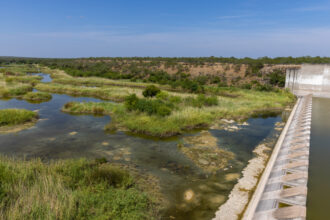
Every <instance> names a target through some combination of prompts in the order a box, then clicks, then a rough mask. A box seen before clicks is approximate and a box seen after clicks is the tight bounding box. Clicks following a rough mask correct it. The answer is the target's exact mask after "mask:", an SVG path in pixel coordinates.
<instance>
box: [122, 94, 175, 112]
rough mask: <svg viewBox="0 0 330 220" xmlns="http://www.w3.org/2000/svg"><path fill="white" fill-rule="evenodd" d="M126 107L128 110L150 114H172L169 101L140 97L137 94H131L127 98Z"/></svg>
mask: <svg viewBox="0 0 330 220" xmlns="http://www.w3.org/2000/svg"><path fill="white" fill-rule="evenodd" d="M125 107H126V108H127V110H128V111H139V112H145V113H147V114H149V115H159V116H167V115H170V114H171V111H172V110H171V107H173V106H172V105H171V104H169V103H167V104H166V103H165V102H164V101H162V100H160V99H139V98H138V97H137V96H136V95H135V94H132V95H129V96H127V97H126V99H125Z"/></svg>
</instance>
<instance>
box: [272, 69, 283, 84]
mask: <svg viewBox="0 0 330 220" xmlns="http://www.w3.org/2000/svg"><path fill="white" fill-rule="evenodd" d="M269 83H270V84H271V85H273V86H278V87H284V85H285V75H284V73H283V72H282V71H281V70H274V71H273V72H272V73H270V74H269Z"/></svg>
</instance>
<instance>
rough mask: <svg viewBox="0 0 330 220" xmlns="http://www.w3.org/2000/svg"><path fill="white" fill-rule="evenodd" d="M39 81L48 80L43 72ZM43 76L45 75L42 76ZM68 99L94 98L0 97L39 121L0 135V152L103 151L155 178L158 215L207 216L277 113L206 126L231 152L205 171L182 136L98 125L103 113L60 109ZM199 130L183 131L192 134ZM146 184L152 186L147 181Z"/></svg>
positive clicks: (62, 154)
mask: <svg viewBox="0 0 330 220" xmlns="http://www.w3.org/2000/svg"><path fill="white" fill-rule="evenodd" d="M42 76H45V78H44V80H43V81H44V82H49V81H51V78H50V77H49V76H48V75H45V74H42ZM47 77H48V78H47ZM69 101H79V102H81V101H94V102H98V101H100V100H98V99H94V98H85V97H71V96H68V95H59V94H53V98H52V100H51V101H49V102H44V103H40V104H32V103H28V102H26V101H24V100H17V99H11V100H3V101H1V100H0V109H4V108H26V109H30V110H39V115H40V119H41V120H40V121H38V123H37V124H36V126H35V127H33V128H31V129H28V130H24V131H21V132H19V133H15V134H2V135H0V153H2V154H6V155H12V156H18V157H26V158H34V157H40V158H42V159H43V160H45V161H47V160H50V159H60V158H79V157H87V158H99V157H106V158H107V159H108V160H109V161H111V162H116V163H122V164H125V165H130V166H132V167H135V168H136V169H138V170H140V171H142V172H144V173H148V174H151V175H153V176H155V177H157V178H158V179H159V184H160V189H161V192H162V194H163V195H164V197H165V198H166V199H167V200H168V201H169V204H170V205H169V207H168V208H167V209H166V210H165V211H164V212H163V216H164V219H168V218H169V217H170V216H173V217H175V219H211V218H212V217H213V215H214V213H215V211H216V210H217V208H218V207H219V205H220V204H222V203H223V202H224V201H225V199H226V198H227V196H228V194H229V193H230V191H231V189H232V187H233V186H234V184H235V183H236V182H237V180H236V179H234V180H225V175H226V174H232V173H234V174H237V173H240V172H241V170H242V169H243V168H244V167H245V166H246V164H247V162H248V160H249V159H251V158H252V157H253V153H252V150H253V149H254V148H255V147H256V146H257V145H258V144H259V143H260V142H261V141H262V140H264V139H265V138H266V137H269V136H271V135H272V134H273V133H274V132H275V131H274V124H275V123H276V122H278V121H281V117H279V116H273V117H268V118H250V119H249V120H248V121H247V122H248V123H249V126H246V127H243V129H241V130H239V131H236V132H230V131H225V130H217V129H210V130H209V131H210V132H211V134H212V135H213V136H215V137H216V138H217V139H218V146H219V147H220V148H224V149H227V150H229V151H232V152H233V153H235V159H234V160H232V161H230V163H229V165H228V170H226V171H223V170H222V171H219V172H217V173H216V174H209V173H206V172H205V171H203V170H201V169H200V168H198V167H197V166H196V165H195V164H194V163H193V162H192V161H191V160H189V159H188V158H187V157H186V156H185V155H183V154H182V153H181V151H179V149H178V147H177V144H178V143H179V142H181V141H182V138H183V137H179V138H172V139H169V140H155V139H147V138H143V137H139V136H136V135H135V136H133V135H129V134H126V133H124V132H116V133H107V132H105V131H104V129H103V128H104V126H105V125H106V124H108V123H109V122H111V117H109V116H92V115H70V114H66V113H63V112H61V108H62V106H63V105H64V104H65V103H67V102H69ZM198 134H199V132H198V131H196V132H193V133H189V134H185V135H184V136H191V135H198ZM150 187H156V186H155V185H153V184H152V183H150ZM186 190H192V191H193V192H194V193H195V195H196V196H195V198H196V200H194V201H193V202H186V201H185V200H184V196H183V195H184V192H185V191H186Z"/></svg>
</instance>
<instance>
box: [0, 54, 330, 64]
mask: <svg viewBox="0 0 330 220" xmlns="http://www.w3.org/2000/svg"><path fill="white" fill-rule="evenodd" d="M77 60H82V61H83V60H89V61H91V60H92V61H139V62H145V61H149V62H155V63H153V64H156V63H157V62H167V64H168V65H171V64H172V65H175V64H177V63H178V62H184V63H189V64H195V65H203V64H205V63H232V64H247V65H252V64H256V63H262V64H303V63H311V64H325V63H330V57H320V56H316V57H311V56H302V57H290V56H289V57H275V58H270V57H260V58H250V57H244V58H236V57H214V56H211V57H88V58H29V57H0V63H7V64H8V63H24V64H28V63H45V62H46V63H49V62H55V63H58V62H72V61H77Z"/></svg>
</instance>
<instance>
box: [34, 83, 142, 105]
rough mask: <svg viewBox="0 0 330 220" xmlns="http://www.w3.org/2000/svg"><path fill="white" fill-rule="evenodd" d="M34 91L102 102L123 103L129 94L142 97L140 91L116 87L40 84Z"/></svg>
mask: <svg viewBox="0 0 330 220" xmlns="http://www.w3.org/2000/svg"><path fill="white" fill-rule="evenodd" d="M35 88H36V89H38V90H40V91H44V92H53V93H62V94H68V95H73V96H90V97H95V98H100V99H104V100H112V101H118V102H121V101H124V100H125V97H126V96H127V95H129V94H130V93H138V94H139V95H140V96H142V95H141V94H142V90H140V89H132V88H118V87H114V88H113V87H95V88H94V87H84V86H73V85H63V84H57V83H40V84H38V85H36V87H35Z"/></svg>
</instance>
